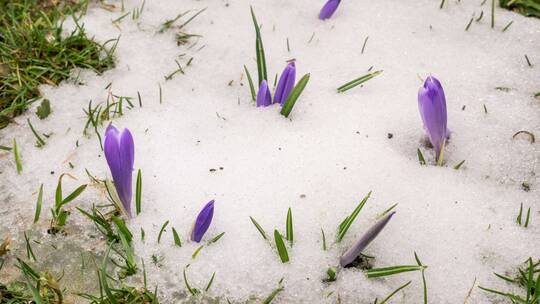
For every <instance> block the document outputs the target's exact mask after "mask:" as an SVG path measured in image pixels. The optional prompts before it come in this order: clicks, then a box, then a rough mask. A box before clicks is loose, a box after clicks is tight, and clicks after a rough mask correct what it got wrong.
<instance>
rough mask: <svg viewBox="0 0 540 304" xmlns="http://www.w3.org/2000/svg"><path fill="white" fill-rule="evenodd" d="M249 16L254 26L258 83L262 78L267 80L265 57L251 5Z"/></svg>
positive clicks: (259, 31)
mask: <svg viewBox="0 0 540 304" xmlns="http://www.w3.org/2000/svg"><path fill="white" fill-rule="evenodd" d="M250 10H251V18H252V19H253V26H254V27H255V35H256V37H255V51H256V52H257V74H258V77H259V82H258V84H259V85H260V84H261V82H262V81H263V80H268V76H267V72H266V58H265V56H264V47H263V43H262V37H261V30H260V28H259V23H258V22H257V18H256V17H255V12H253V7H250Z"/></svg>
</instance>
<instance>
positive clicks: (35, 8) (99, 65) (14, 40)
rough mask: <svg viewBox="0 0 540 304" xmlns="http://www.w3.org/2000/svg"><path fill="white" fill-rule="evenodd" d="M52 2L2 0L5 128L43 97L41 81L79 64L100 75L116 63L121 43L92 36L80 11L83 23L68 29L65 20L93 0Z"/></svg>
mask: <svg viewBox="0 0 540 304" xmlns="http://www.w3.org/2000/svg"><path fill="white" fill-rule="evenodd" d="M46 3H49V1H38V0H19V1H0V12H2V13H1V14H0V128H3V127H5V126H6V125H7V124H8V123H9V122H10V119H11V118H12V117H14V116H16V115H18V114H21V113H22V112H23V111H25V110H26V109H27V108H28V106H29V105H30V104H31V103H32V102H34V101H35V100H37V99H38V98H39V97H40V92H39V89H38V87H39V85H41V84H49V85H58V84H59V83H60V82H61V81H63V80H66V79H69V78H70V74H69V71H70V70H71V69H73V68H85V69H92V70H94V71H95V72H96V73H98V74H100V73H102V72H103V71H105V70H108V69H110V68H112V67H113V66H114V57H113V53H114V50H115V47H114V46H112V47H111V48H108V47H107V46H106V45H107V44H108V42H106V43H104V44H100V43H98V42H96V41H94V40H92V39H91V38H89V37H88V36H87V35H86V33H85V30H84V28H83V26H82V25H80V24H79V23H78V19H77V17H76V16H73V19H74V20H75V23H76V25H77V28H76V29H75V30H73V31H71V32H70V33H69V34H68V35H67V36H66V35H65V34H63V27H62V22H63V20H65V18H66V17H67V15H69V14H74V13H75V12H77V11H80V10H83V9H84V8H85V7H86V5H87V1H80V2H78V3H77V4H73V3H72V2H71V1H61V2H59V3H58V4H53V2H51V3H50V4H49V5H46ZM109 42H110V41H109ZM46 112H47V111H45V113H46ZM38 115H40V117H42V116H44V115H41V113H40V114H38Z"/></svg>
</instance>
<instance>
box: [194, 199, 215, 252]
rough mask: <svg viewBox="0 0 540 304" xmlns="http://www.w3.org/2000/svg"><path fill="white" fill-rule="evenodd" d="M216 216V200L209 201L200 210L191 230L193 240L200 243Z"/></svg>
mask: <svg viewBox="0 0 540 304" xmlns="http://www.w3.org/2000/svg"><path fill="white" fill-rule="evenodd" d="M213 216H214V200H211V201H209V202H208V203H207V204H206V206H204V208H203V209H202V210H201V212H199V215H198V216H197V219H196V220H195V224H194V225H193V230H192V231H191V240H192V241H195V242H197V243H199V242H200V241H201V239H202V237H203V235H204V234H205V233H206V230H208V227H210V223H212V217H213Z"/></svg>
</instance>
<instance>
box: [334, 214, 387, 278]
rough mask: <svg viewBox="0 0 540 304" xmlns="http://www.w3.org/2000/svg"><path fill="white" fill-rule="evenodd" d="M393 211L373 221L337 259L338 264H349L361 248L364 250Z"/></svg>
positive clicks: (360, 251)
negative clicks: (375, 221) (356, 240)
mask: <svg viewBox="0 0 540 304" xmlns="http://www.w3.org/2000/svg"><path fill="white" fill-rule="evenodd" d="M394 213H396V212H395V211H394V212H392V213H389V214H388V215H386V216H385V217H383V218H382V219H381V220H379V221H378V222H377V223H375V225H373V226H371V228H369V230H368V231H367V232H366V233H364V235H362V237H361V238H360V240H358V242H356V244H354V246H352V247H351V249H349V250H348V251H347V252H345V254H344V255H343V256H342V257H341V258H340V259H339V264H340V265H341V266H342V267H345V266H347V265H349V264H351V263H352V262H353V261H354V259H356V257H357V256H359V255H360V253H362V250H364V249H365V248H366V247H367V246H368V245H369V243H371V241H373V240H374V239H375V238H376V237H377V235H378V234H379V232H381V231H382V230H383V228H384V226H386V224H388V222H389V221H390V219H391V218H392V216H394Z"/></svg>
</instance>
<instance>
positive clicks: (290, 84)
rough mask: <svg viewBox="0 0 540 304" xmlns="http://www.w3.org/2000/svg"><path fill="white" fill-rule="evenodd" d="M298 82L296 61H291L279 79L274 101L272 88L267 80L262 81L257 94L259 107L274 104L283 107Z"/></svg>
mask: <svg viewBox="0 0 540 304" xmlns="http://www.w3.org/2000/svg"><path fill="white" fill-rule="evenodd" d="M295 80H296V66H295V64H294V60H291V61H289V63H288V64H287V66H285V69H283V72H281V76H280V77H279V81H278V85H277V88H276V91H275V92H274V100H273V101H272V96H271V94H270V88H268V83H267V82H266V80H263V81H261V84H260V86H259V91H258V93H257V107H267V106H270V105H272V104H274V103H279V104H280V105H281V106H283V104H284V103H285V101H286V100H287V98H288V97H289V94H290V93H291V91H292V89H293V88H294V82H295Z"/></svg>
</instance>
